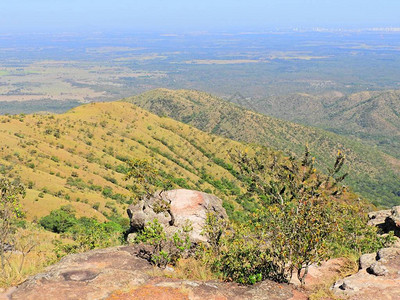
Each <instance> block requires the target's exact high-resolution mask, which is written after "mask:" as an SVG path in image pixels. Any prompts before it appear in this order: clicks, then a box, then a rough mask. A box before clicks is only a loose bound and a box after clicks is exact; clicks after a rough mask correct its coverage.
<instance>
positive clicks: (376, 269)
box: [367, 261, 388, 276]
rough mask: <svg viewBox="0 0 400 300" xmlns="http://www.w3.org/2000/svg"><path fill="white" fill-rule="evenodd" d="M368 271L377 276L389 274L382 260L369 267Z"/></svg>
mask: <svg viewBox="0 0 400 300" xmlns="http://www.w3.org/2000/svg"><path fill="white" fill-rule="evenodd" d="M367 272H368V273H370V274H373V275H376V276H385V275H386V274H388V269H387V268H386V267H385V266H384V265H383V264H382V263H381V262H379V261H377V262H374V263H373V264H372V265H371V266H370V267H369V268H368V269H367Z"/></svg>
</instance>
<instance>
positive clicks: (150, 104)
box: [123, 89, 400, 206]
mask: <svg viewBox="0 0 400 300" xmlns="http://www.w3.org/2000/svg"><path fill="white" fill-rule="evenodd" d="M123 101H127V102H131V103H134V104H136V105H138V106H140V107H142V108H144V109H146V110H149V111H151V112H153V113H156V114H158V115H159V116H168V117H171V118H174V119H176V120H179V121H182V122H184V123H187V124H190V125H193V126H194V127H196V128H199V129H201V130H204V131H206V132H209V133H214V134H218V135H221V136H224V137H228V138H230V139H234V140H238V141H244V142H249V143H258V144H262V145H266V146H268V147H271V148H274V149H277V150H282V151H285V152H287V153H292V152H294V153H296V154H297V155H298V156H300V155H301V154H302V153H303V151H304V146H305V145H306V144H308V145H309V148H310V150H311V152H312V154H313V155H314V156H316V158H317V161H319V162H321V165H320V166H321V168H322V169H325V170H326V168H327V166H328V165H329V164H330V163H331V162H332V161H333V159H334V156H335V155H336V151H337V150H341V151H343V152H344V153H345V154H346V157H347V161H348V163H347V165H348V166H347V167H348V171H349V172H350V176H349V178H348V179H347V184H348V185H350V186H351V187H352V188H353V190H354V191H356V192H358V193H360V194H361V195H363V196H364V197H366V198H368V199H370V200H372V201H373V202H374V203H376V204H380V205H383V206H389V205H396V204H397V205H398V204H399V203H400V183H399V182H400V172H399V168H398V165H399V164H400V161H399V160H397V159H395V158H394V157H391V156H388V155H386V154H384V153H383V152H381V151H379V150H377V149H375V148H374V147H370V146H368V145H365V144H363V143H362V142H361V141H360V140H358V139H355V138H352V139H348V138H344V137H342V136H339V135H336V134H334V133H331V132H327V131H324V130H321V129H316V128H312V127H307V126H303V125H299V124H295V123H291V122H288V121H282V120H279V119H275V118H272V117H268V116H265V115H262V114H259V113H256V112H253V111H249V110H246V109H244V108H242V107H239V106H236V105H234V104H231V103H229V102H226V101H224V100H222V99H219V98H216V97H214V96H212V95H210V94H207V93H202V92H198V91H192V90H178V91H173V90H167V89H157V90H153V91H149V92H146V93H144V94H141V95H138V96H134V97H130V98H125V99H123Z"/></svg>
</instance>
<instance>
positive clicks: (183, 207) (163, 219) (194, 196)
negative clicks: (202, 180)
mask: <svg viewBox="0 0 400 300" xmlns="http://www.w3.org/2000/svg"><path fill="white" fill-rule="evenodd" d="M160 200H162V201H166V202H169V203H170V210H171V213H168V212H166V211H163V212H158V211H157V210H156V209H155V207H157V203H159V202H160ZM155 210H156V211H155ZM127 212H128V215H129V218H130V224H131V231H132V232H136V231H138V230H140V229H142V228H143V227H144V226H145V225H146V224H148V223H150V222H152V221H153V220H154V219H158V221H159V222H160V223H161V224H163V225H164V227H165V228H166V231H171V232H174V230H175V231H176V230H177V229H178V228H179V227H181V226H183V225H185V223H186V221H187V220H189V221H190V222H191V225H192V227H193V231H192V232H191V233H190V238H191V240H192V241H193V242H198V241H203V242H204V241H206V238H205V237H204V236H203V235H201V232H202V230H203V227H204V225H205V222H206V216H207V213H208V212H213V213H215V214H216V215H217V216H218V217H219V218H222V219H227V218H228V216H227V215H226V212H225V209H224V208H223V207H222V200H221V199H219V198H218V197H216V196H214V195H210V194H206V193H202V192H198V191H192V190H185V189H179V190H172V191H166V192H163V193H161V194H160V193H155V194H154V195H153V196H152V197H150V198H149V199H145V200H142V201H140V202H139V203H138V204H136V205H131V206H129V208H128V211H127Z"/></svg>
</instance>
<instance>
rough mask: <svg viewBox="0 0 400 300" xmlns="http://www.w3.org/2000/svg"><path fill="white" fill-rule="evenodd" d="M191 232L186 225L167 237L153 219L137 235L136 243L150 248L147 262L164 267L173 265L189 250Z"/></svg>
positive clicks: (189, 226) (189, 227) (162, 228)
mask: <svg viewBox="0 0 400 300" xmlns="http://www.w3.org/2000/svg"><path fill="white" fill-rule="evenodd" d="M191 230H192V227H191V225H190V224H187V225H186V226H183V227H182V228H181V229H179V230H178V231H177V232H175V233H174V234H173V235H172V236H169V235H167V234H166V232H165V231H164V227H163V226H162V225H161V224H160V223H159V222H158V220H157V219H154V220H153V222H152V223H150V224H149V225H147V226H145V228H144V229H143V230H142V231H141V232H140V233H139V234H138V235H137V237H136V242H142V243H146V244H148V245H150V246H152V251H151V253H149V257H148V259H149V261H150V262H151V263H153V264H155V265H156V266H158V267H166V266H167V265H168V264H175V263H176V262H177V261H178V260H179V259H180V258H181V257H182V255H183V254H184V253H185V251H187V250H189V249H190V247H191V242H190V239H189V232H190V231H191Z"/></svg>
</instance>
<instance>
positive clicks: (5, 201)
mask: <svg viewBox="0 0 400 300" xmlns="http://www.w3.org/2000/svg"><path fill="white" fill-rule="evenodd" d="M0 195H1V198H0V258H1V267H2V269H3V270H4V266H5V249H4V248H5V246H6V245H7V244H12V243H13V235H14V233H15V230H16V221H17V219H18V218H21V217H23V212H22V210H21V206H20V203H19V201H20V199H21V198H23V197H25V188H24V187H23V185H22V184H20V183H19V182H17V181H10V180H9V179H7V178H4V177H3V178H0Z"/></svg>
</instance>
